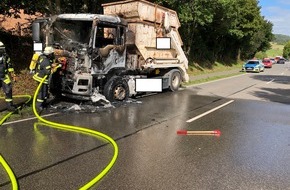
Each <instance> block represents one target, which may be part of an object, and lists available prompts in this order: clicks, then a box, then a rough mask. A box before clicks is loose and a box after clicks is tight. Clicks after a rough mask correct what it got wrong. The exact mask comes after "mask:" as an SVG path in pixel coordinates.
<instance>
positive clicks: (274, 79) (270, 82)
mask: <svg viewBox="0 0 290 190" xmlns="http://www.w3.org/2000/svg"><path fill="white" fill-rule="evenodd" d="M274 80H275V79H272V80H270V81H269V82H267V84H270V83H271V82H273V81H274Z"/></svg>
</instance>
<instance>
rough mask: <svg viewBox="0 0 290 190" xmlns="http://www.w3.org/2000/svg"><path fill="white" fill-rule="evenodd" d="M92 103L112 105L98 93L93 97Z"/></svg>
mask: <svg viewBox="0 0 290 190" xmlns="http://www.w3.org/2000/svg"><path fill="white" fill-rule="evenodd" d="M91 100H92V102H104V103H107V104H111V103H110V101H109V100H107V99H106V97H105V96H104V95H102V94H100V93H98V92H94V94H93V95H92V96H91Z"/></svg>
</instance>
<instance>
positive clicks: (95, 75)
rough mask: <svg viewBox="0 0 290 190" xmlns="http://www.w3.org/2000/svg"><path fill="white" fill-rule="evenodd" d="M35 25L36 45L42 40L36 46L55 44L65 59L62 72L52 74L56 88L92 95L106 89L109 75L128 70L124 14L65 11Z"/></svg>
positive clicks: (81, 95)
mask: <svg viewBox="0 0 290 190" xmlns="http://www.w3.org/2000/svg"><path fill="white" fill-rule="evenodd" d="M32 27H33V40H34V43H35V46H34V47H39V44H41V48H38V49H37V48H35V49H34V50H35V51H39V50H40V49H44V48H43V47H45V46H52V47H54V49H55V56H56V59H60V60H65V63H64V65H63V66H62V69H63V71H62V72H61V73H62V74H61V75H60V76H57V77H52V78H54V79H55V80H52V81H51V86H50V87H51V89H53V90H52V91H58V92H59V91H61V93H62V95H65V96H72V97H73V98H78V99H90V98H91V96H92V95H93V93H95V92H103V91H104V85H105V83H106V82H107V80H108V77H107V75H111V77H112V76H113V75H115V72H120V71H122V70H125V67H126V46H125V39H126V30H127V23H126V21H125V20H124V19H122V18H119V17H117V16H107V15H98V14H61V15H58V16H57V17H56V18H54V19H51V18H50V19H39V20H36V21H35V22H34V23H33V26H32ZM57 74H58V73H56V74H55V75H57ZM54 88H58V89H54ZM126 93H127V92H126ZM123 96H124V95H123ZM125 96H128V94H125Z"/></svg>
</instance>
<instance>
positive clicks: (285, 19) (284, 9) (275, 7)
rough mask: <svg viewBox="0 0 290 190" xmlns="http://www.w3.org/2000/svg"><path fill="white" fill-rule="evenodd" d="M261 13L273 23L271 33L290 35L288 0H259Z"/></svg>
mask: <svg viewBox="0 0 290 190" xmlns="http://www.w3.org/2000/svg"><path fill="white" fill-rule="evenodd" d="M259 6H260V7H261V15H262V16H264V17H265V19H266V20H268V21H270V22H271V23H272V24H273V30H272V32H273V34H284V35H287V36H290V0H259Z"/></svg>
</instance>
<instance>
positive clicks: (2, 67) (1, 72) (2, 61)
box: [0, 54, 14, 82]
mask: <svg viewBox="0 0 290 190" xmlns="http://www.w3.org/2000/svg"><path fill="white" fill-rule="evenodd" d="M12 72H14V68H13V66H12V64H11V61H10V57H8V56H7V55H5V54H4V55H3V56H2V57H1V58H0V79H9V80H10V78H9V76H8V73H12ZM10 82H11V81H10Z"/></svg>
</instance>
